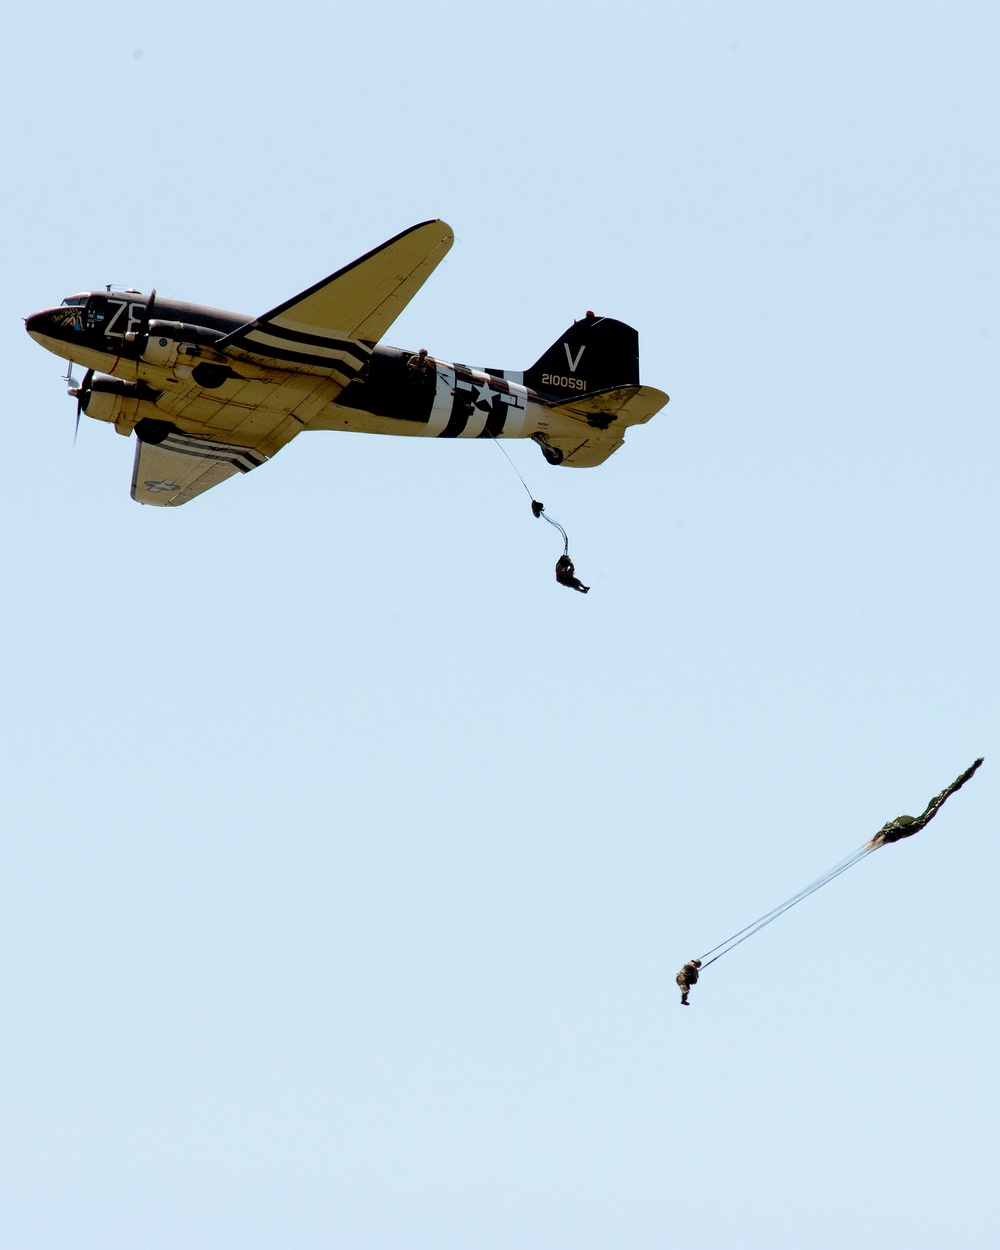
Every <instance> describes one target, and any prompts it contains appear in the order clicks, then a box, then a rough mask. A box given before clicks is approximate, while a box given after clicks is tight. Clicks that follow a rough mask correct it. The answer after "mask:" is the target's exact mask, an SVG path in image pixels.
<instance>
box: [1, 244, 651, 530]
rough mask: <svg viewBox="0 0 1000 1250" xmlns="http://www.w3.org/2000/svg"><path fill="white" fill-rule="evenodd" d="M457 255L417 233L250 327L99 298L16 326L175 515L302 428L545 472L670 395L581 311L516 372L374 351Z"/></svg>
mask: <svg viewBox="0 0 1000 1250" xmlns="http://www.w3.org/2000/svg"><path fill="white" fill-rule="evenodd" d="M453 242H454V235H453V234H452V231H451V228H450V227H449V226H448V225H446V224H445V222H443V221H424V222H420V223H419V224H418V225H416V226H412V227H411V228H410V229H409V230H404V231H403V232H402V233H401V234H397V235H396V236H395V237H394V238H392V239H389V240H388V241H387V242H386V243H383V244H382V246H381V247H377V248H375V249H374V250H373V251H370V252H368V253H366V254H365V255H364V256H362V257H361V258H360V259H359V260H356V261H354V262H353V263H352V264H349V265H346V266H345V267H344V268H343V269H339V270H337V272H336V273H334V274H331V276H330V277H328V278H324V279H323V280H322V281H321V282H317V283H316V284H315V286H311V287H309V288H308V290H305V291H302V292H301V293H300V294H299V295H295V296H293V297H292V298H291V299H289V300H286V301H285V302H284V303H283V304H279V305H278V306H277V307H276V308H272V309H271V311H270V312H266V313H264V314H263V315H262V316H259V317H247V316H242V315H240V314H239V313H234V312H226V311H223V310H222V309H218V308H207V307H201V306H200V305H197V304H189V303H182V302H181V301H179V300H171V299H163V298H162V297H160V296H158V295H157V294H156V291H155V290H153V291H152V293H151V294H149V295H144V294H142V293H141V292H139V291H136V290H132V289H129V290H120V289H117V288H113V287H111V286H108V287H106V288H105V290H103V291H86V292H83V293H81V294H78V295H71V296H68V297H67V298H66V299H64V300H63V301H62V303H61V304H60V305H59V306H58V307H57V308H45V309H42V310H41V311H40V312H36V313H33V314H32V315H31V316H30V317H28V318H26V321H25V328H26V330H27V332H28V333H29V334H30V335H31V337H32V338H33V339H34V340H35V341H36V342H37V343H40V344H41V345H42V346H43V347H45V348H47V349H48V350H49V351H50V352H53V353H55V355H57V356H61V357H62V358H63V359H65V360H68V361H69V362H70V366H69V368H68V369H67V373H66V377H67V380H68V381H69V382H71V383H72V382H74V379H73V378H72V366H73V363H76V364H80V365H83V366H85V368H86V370H87V371H86V374H85V376H84V378H83V380H82V382H81V383H79V384H74V385H72V386H71V387H70V390H69V394H70V395H72V396H74V397H75V399H76V401H77V415H76V419H77V427H79V423H80V415H81V413H83V414H86V416H88V417H92V418H93V419H95V420H97V421H105V422H108V423H110V424H112V425H113V426H114V428H115V429H116V430H117V432H118V433H119V434H123V435H125V436H126V437H128V436H130V435H131V434H132V433H133V432H134V433H135V435H136V440H137V442H136V450H135V461H134V466H133V471H132V498H133V499H135V500H137V501H138V502H139V503H144V504H154V505H156V506H159V507H177V506H179V505H180V504H184V503H187V502H188V500H190V499H193V498H195V496H196V495H200V494H202V493H203V492H204V491H206V490H208V489H209V488H210V487H212V486H216V485H217V484H218V483H220V482H223V481H225V480H226V479H227V478H230V477H233V476H234V475H235V474H237V473H248V472H249V471H250V470H251V469H255V468H257V467H258V466H259V465H261V464H263V463H264V461H266V460H268V459H270V457H271V456H273V455H274V454H275V453H276V452H278V451H279V450H280V449H281V448H282V447H284V446H285V444H286V443H289V442H291V440H292V439H293V438H294V437H295V436H296V435H297V434H300V433H301V432H302V431H303V430H356V431H363V432H366V433H370V434H402V435H422V436H424V437H430V438H490V437H492V438H530V439H533V440H534V441H535V442H536V443H538V444H539V446H540V447H541V449H542V453H543V455H544V456H545V459H546V460H547V461H548V462H549V463H550V464H560V465H567V466H576V467H587V466H592V465H597V464H600V463H601V462H602V461H604V460H606V459H607V458H608V456H610V455H611V454H612V452H614V451H615V450H617V448H619V447H620V446H621V444H622V441H623V439H624V433H625V430H626V429H627V428H628V427H629V426H631V425H639V424H642V423H643V422H645V421H648V420H649V419H650V417H652V416H654V415H655V414H656V413H657V412H659V410H660V409H661V408H662V407H663V406H664V404H666V403H667V401H668V398H669V397H668V396H667V395H665V394H664V393H663V392H662V391H658V390H656V389H655V388H654V387H651V386H641V385H640V383H639V336H638V334H637V333H636V331H635V330H634V329H632V327H631V326H627V325H625V324H624V323H623V322H621V321H615V320H613V319H611V318H609V317H598V316H595V315H594V313H592V312H588V313H587V314H586V316H585V317H584V318H583V319H582V320H580V321H575V322H574V323H573V325H572V326H570V328H569V329H568V330H567V331H566V333H565V334H563V335H562V337H561V338H559V339H558V340H557V341H556V342H555V343H553V345H552V346H551V347H550V348H549V349H548V351H546V352H545V353H544V355H542V356H541V357H540V358H539V360H537V361H536V363H535V364H533V365H532V366H531V368H530V369H526V370H524V371H523V372H518V371H513V370H505V369H472V368H469V367H468V366H467V365H463V364H458V363H455V362H453V361H448V360H440V359H437V358H434V357H430V356H428V355H427V353H426V351H425V350H424V349H421V350H420V351H419V352H413V351H404V350H400V349H398V348H394V347H384V346H381V345H380V340H381V339H382V337H383V335H384V334H385V333H386V331H387V330H388V329H389V327H390V326H391V325H392V323H393V322H394V321H395V320H396V318H397V317H398V316H399V314H400V313H401V312H402V310H403V309H404V308H405V307H406V305H407V304H408V303H409V301H410V300H411V299H412V298H413V296H414V295H415V294H416V293H417V291H418V290H419V289H420V287H421V286H422V285H423V283H424V281H425V280H426V279H427V278H428V277H429V275H430V274H431V272H432V271H433V270H434V269H435V268H436V266H437V265H438V264H440V262H441V261H442V260H443V258H444V256H445V255H446V253H447V252H448V250H449V249H450V247H451V245H452V243H453Z"/></svg>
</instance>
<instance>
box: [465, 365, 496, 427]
mask: <svg viewBox="0 0 1000 1250" xmlns="http://www.w3.org/2000/svg"><path fill="white" fill-rule="evenodd" d="M469 372H470V373H471V374H472V381H473V384H474V385H475V386H477V387H479V394H480V396H481V398H483V399H492V397H493V396H494V395H495V394H496V392H495V391H491V390H490V388H489V386H488V385H487V383H488V382H489V381H490V376H489V374H488V373H477V372H476V371H475V369H470V370H469ZM483 388H485V389H483ZM489 418H490V413H489V412H488V411H484V410H483V409H482V408H473V410H472V412H470V413H469V419H468V421H467V422H466V423H465V429H464V430H463V431H462V433H461V434H459V436H458V437H459V438H478V437H479V435H480V434H482V432H483V430H485V429H486V422H487V421H488V420H489Z"/></svg>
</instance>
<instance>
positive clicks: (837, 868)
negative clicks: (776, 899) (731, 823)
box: [701, 846, 871, 971]
mask: <svg viewBox="0 0 1000 1250" xmlns="http://www.w3.org/2000/svg"><path fill="white" fill-rule="evenodd" d="M870 854H871V848H870V847H868V846H860V847H858V849H857V850H856V851H854V852H853V854H851V855H848V857H847V859H843V860H841V861H840V863H839V864H834V866H833V867H832V868H830V869H828V870H827V871H826V872H825V873H824V874H823V875H822V876H821V877H817V879H816V880H815V881H813V882H812V884H811V885H807V886H806V887H805V889H802V890H799V892H798V893H797V894H793V895H792V897H791V898H789V899H786V900H785V901H784V902H783V903H779V904H778V906H777V907H775V908H773V910H771V911H769V912H766V913H765V914H764V915H763V916H760V917H759V918H758V919H757V920H754V921H752V922H751V923H750V924H748V925H746V926H745V928H742V929H740V930H738V932H736V933H734V934H733V935H732V937H728V938H726V940H725V941H724V942H720V943H719V945H718V946H713V947H712V949H711V950H709V951H706V952H705V954H704V955H702V957H701V959H702V971H704V970H705V968H707V967H708V966H709V965H710V964H714V963H715V961H716V959H721V958H722V956H723V955H728V954H729V952H730V951H731V950H735V949H736V947H737V946H739V945H741V944H742V943H743V942H745V941H746V940H747V938H751V937H753V935H754V934H755V933H759V932H760V931H761V929H764V928H766V927H767V926H768V925H769V924H771V923H772V921H775V920H777V919H778V917H779V916H783V915H784V914H785V912H786V911H790V910H791V908H793V907H795V906H796V904H798V903H801V902H803V900H805V899H807V898H808V897H809V896H810V894H815V893H816V891H817V890H821V889H822V888H823V886H825V885H829V884H830V882H831V881H834V880H836V878H837V877H839V876H840V875H841V873H845V872H847V870H848V868H853V867H854V865H855V864H857V863H860V862H861V860H863V859H864V858H865V856H866V855H870ZM716 951H718V952H719V953H718V954H717V955H715V952H716ZM709 955H715V958H714V959H708V956H709ZM706 961H707V962H706Z"/></svg>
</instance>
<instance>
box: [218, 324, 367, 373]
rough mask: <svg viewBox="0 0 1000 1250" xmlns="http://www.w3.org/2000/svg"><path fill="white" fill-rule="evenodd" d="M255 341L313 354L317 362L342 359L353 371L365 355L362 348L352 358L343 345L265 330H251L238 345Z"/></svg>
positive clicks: (267, 345) (263, 344) (301, 354)
mask: <svg viewBox="0 0 1000 1250" xmlns="http://www.w3.org/2000/svg"><path fill="white" fill-rule="evenodd" d="M255 343H256V344H257V345H258V346H259V347H265V348H266V347H276V348H278V349H280V350H281V351H285V352H298V354H299V355H300V356H312V357H313V358H314V359H315V360H316V363H317V364H324V363H325V362H326V361H331V362H336V361H341V362H343V363H344V364H348V365H350V366H351V370H352V372H353V371H355V370H357V369H358V368H359V363H358V361H359V360H360V361H363V360H364V355H363V354H362V352H361V351H360V350H359V351H358V353H357V358H352V356H351V355H349V354H348V352H347V350H346V349H345V348H343V347H317V346H316V344H315V343H300V342H299V341H298V339H283V338H279V337H278V335H276V334H266V333H265V332H264V330H251V331H250V333H249V334H248V335H247V336H246V337H245V338H244V339H243V342H242V343H241V344H237V346H242V347H248V346H252V345H253V344H255Z"/></svg>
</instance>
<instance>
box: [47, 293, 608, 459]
mask: <svg viewBox="0 0 1000 1250" xmlns="http://www.w3.org/2000/svg"><path fill="white" fill-rule="evenodd" d="M148 299H149V297H148V296H146V295H142V294H141V293H139V292H137V291H122V292H117V291H116V292H89V293H85V294H80V295H77V296H71V297H69V300H67V301H66V302H64V303H63V304H62V305H60V306H59V307H58V308H49V309H44V310H42V311H41V312H38V313H35V314H34V315H33V316H31V317H29V318H28V319H27V323H26V327H27V330H28V333H29V334H30V335H31V337H32V338H33V339H35V341H36V342H38V343H39V344H40V345H41V346H43V347H45V348H46V349H47V350H48V351H50V352H53V353H54V354H55V355H57V356H61V357H62V358H63V359H65V360H69V361H72V362H74V363H76V364H79V365H82V366H84V367H86V368H87V369H93V370H95V371H96V372H99V373H101V374H103V375H105V377H106V378H107V379H109V380H110V379H112V378H114V379H117V380H119V383H124V384H125V386H124V387H122V386H121V385H119V386H118V387H115V388H113V389H112V388H111V386H110V384H109V383H104V386H105V387H106V388H107V389H102V378H97V379H96V380H95V381H94V383H93V384H92V385H93V390H92V392H91V393H90V394H88V395H87V396H86V404H85V411H86V414H87V415H88V416H90V417H93V418H95V419H97V420H103V421H109V422H111V423H112V424H114V425H115V428H116V429H117V430H118V431H119V433H122V434H126V435H127V434H130V433H131V432H132V429H133V428H134V427H135V425H136V424H138V423H139V422H140V421H141V420H143V418H144V417H145V418H150V419H156V418H157V417H158V416H159V415H160V414H159V413H158V412H157V410H156V404H157V399H158V398H159V396H160V395H162V394H163V393H165V392H167V391H169V390H170V389H171V388H173V387H177V386H178V385H181V384H184V383H190V381H191V380H192V379H193V380H194V381H195V382H197V383H198V386H199V387H200V388H202V389H203V390H204V392H205V400H204V403H203V404H202V405H199V404H198V403H197V402H192V403H190V404H189V405H188V406H187V409H186V410H185V412H184V414H183V415H182V416H173V417H171V421H172V422H173V423H174V424H176V425H177V426H179V427H180V428H181V429H183V430H184V431H185V432H187V433H189V434H193V435H204V436H207V437H213V436H216V437H217V436H219V435H220V434H221V433H224V434H225V435H226V436H227V437H231V436H233V434H234V432H235V430H234V427H233V423H232V422H226V424H225V426H224V427H223V428H220V425H219V422H218V413H219V409H220V403H219V401H224V403H225V405H226V408H235V409H236V412H237V413H238V411H239V409H240V408H241V407H242V406H243V405H246V406H247V408H249V407H250V406H251V405H253V404H255V403H258V402H260V394H259V392H260V390H261V388H262V387H263V388H264V389H265V390H266V391H267V392H268V395H267V398H268V399H269V400H271V401H272V403H269V404H268V407H274V406H280V407H286V408H288V409H289V410H291V409H292V408H296V407H298V406H300V405H301V401H302V400H303V399H304V398H308V397H313V396H315V397H316V399H320V401H321V402H319V403H315V402H314V403H313V404H312V405H311V409H312V410H311V411H309V412H308V417H307V419H306V420H304V421H303V422H302V425H303V428H304V429H313V430H353V431H358V432H364V433H369V434H399V435H422V436H424V437H430V438H489V437H491V436H492V437H494V438H528V437H531V436H532V435H540V436H541V437H540V438H539V439H538V441H539V442H540V443H541V442H542V440H543V439H544V438H545V437H546V436H547V435H550V434H551V435H556V436H558V435H562V436H563V437H572V435H573V434H575V433H577V432H578V431H579V423H578V422H573V421H572V419H571V418H568V417H565V418H563V420H562V421H560V420H559V415H558V412H555V411H553V409H552V407H550V406H548V405H547V404H546V403H545V401H544V399H543V397H541V396H540V395H538V394H537V393H536V392H535V391H533V390H532V389H531V388H529V387H526V386H525V385H524V384H523V381H522V378H523V374H522V373H521V372H518V371H512V370H500V369H474V368H470V367H469V366H467V365H463V364H459V363H456V362H453V361H447V360H441V359H438V358H432V357H426V358H425V359H424V360H421V358H420V357H419V356H418V355H417V353H415V352H412V351H402V350H399V349H397V348H393V347H386V346H381V345H379V346H374V347H373V348H372V349H371V351H370V354H369V355H367V356H363V355H362V354H361V353H360V352H359V353H358V357H357V359H356V361H355V362H353V363H354V373H355V376H354V377H353V379H352V380H351V381H350V382H349V383H348V385H347V386H346V387H343V389H340V388H327V389H330V390H336V392H337V393H335V394H334V395H332V396H331V397H329V398H322V397H321V396H319V395H317V391H321V390H322V389H323V387H322V386H321V385H320V384H321V383H323V382H324V381H325V379H322V378H319V377H317V375H316V374H313V373H306V374H303V373H291V372H289V373H285V374H282V373H281V372H280V371H276V370H275V369H274V368H267V369H264V368H260V367H257V366H254V365H252V364H249V363H247V362H240V363H239V364H238V365H236V366H235V367H234V366H233V364H232V362H231V361H229V360H227V359H225V358H224V357H222V356H221V355H220V354H219V353H218V352H217V351H215V350H214V348H213V343H214V342H216V341H217V340H220V339H222V338H224V337H225V336H226V335H227V334H229V333H231V332H233V331H235V330H237V329H238V328H239V327H241V326H244V325H246V324H247V323H248V322H249V321H251V320H252V319H251V318H250V317H248V316H243V315H241V314H239V313H234V312H228V311H226V310H224V309H219V308H211V307H206V306H202V305H197V304H189V303H183V302H180V301H177V300H168V299H164V298H161V297H160V296H156V297H155V312H154V319H153V320H152V321H151V322H150V323H149V327H148V330H149V333H148V334H144V333H143V329H144V326H145V314H146V307H147V301H148ZM158 331H162V333H158ZM348 364H349V366H350V362H348ZM567 370H568V365H567ZM341 371H342V372H343V371H344V370H343V365H341ZM576 385H577V386H578V388H579V390H580V391H581V392H582V391H583V390H585V389H586V379H585V377H582V376H581V378H580V381H579V383H577V384H576ZM136 387H137V388H138V389H134V388H136ZM248 390H249V391H251V392H253V393H252V394H247V391H248ZM199 407H201V408H203V409H204V411H202V412H199ZM234 415H235V414H234ZM543 450H545V447H544V444H543Z"/></svg>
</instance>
